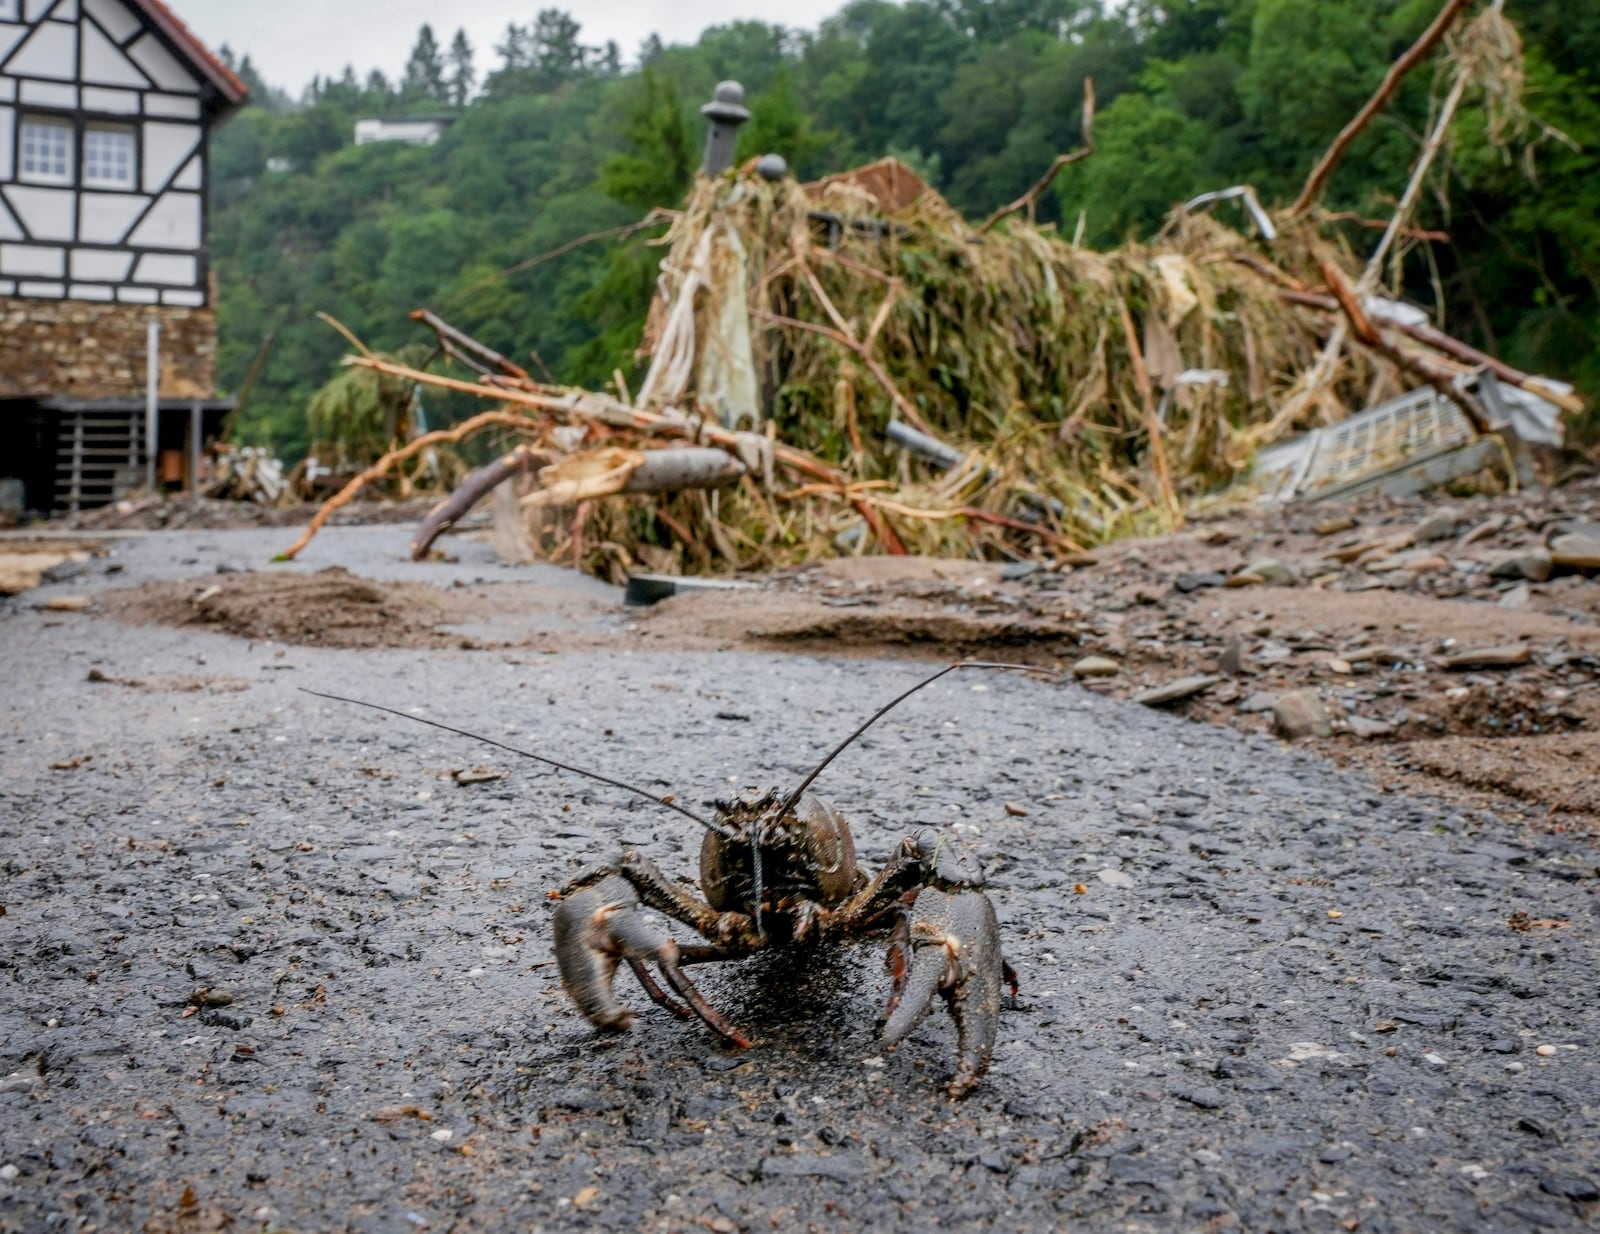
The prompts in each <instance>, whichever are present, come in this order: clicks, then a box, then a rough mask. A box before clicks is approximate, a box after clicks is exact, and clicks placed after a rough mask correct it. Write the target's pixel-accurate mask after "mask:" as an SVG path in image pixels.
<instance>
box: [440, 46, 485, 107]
mask: <svg viewBox="0 0 1600 1234" xmlns="http://www.w3.org/2000/svg"><path fill="white" fill-rule="evenodd" d="M477 84H478V70H477V68H476V67H475V66H474V65H473V62H472V44H471V43H469V42H468V41H467V32H466V31H465V30H463V29H457V30H456V37H455V38H454V39H453V40H452V41H451V43H450V76H449V77H448V79H447V80H446V81H445V95H446V98H447V99H448V100H449V103H450V106H452V107H465V106H466V105H467V100H468V99H470V98H471V97H472V90H473V87H474V86H476V85H477Z"/></svg>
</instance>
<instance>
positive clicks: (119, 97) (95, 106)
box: [83, 86, 139, 116]
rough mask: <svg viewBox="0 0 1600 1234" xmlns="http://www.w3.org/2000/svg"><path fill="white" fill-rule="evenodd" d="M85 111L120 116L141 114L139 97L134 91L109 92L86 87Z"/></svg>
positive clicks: (94, 87)
mask: <svg viewBox="0 0 1600 1234" xmlns="http://www.w3.org/2000/svg"><path fill="white" fill-rule="evenodd" d="M83 109H84V110H85V111H107V112H112V113H114V114H116V115H119V116H136V115H138V114H139V95H138V92H137V91H134V90H107V89H105V88H103V87H97V86H85V87H84V88H83Z"/></svg>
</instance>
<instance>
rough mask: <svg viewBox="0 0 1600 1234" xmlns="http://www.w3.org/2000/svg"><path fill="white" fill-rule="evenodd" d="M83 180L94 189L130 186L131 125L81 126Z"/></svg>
mask: <svg viewBox="0 0 1600 1234" xmlns="http://www.w3.org/2000/svg"><path fill="white" fill-rule="evenodd" d="M83 182H84V184H85V185H86V186H88V187H89V188H96V189H131V188H133V187H134V183H133V130H132V129H124V128H112V127H109V126H106V127H102V126H101V125H97V124H91V125H90V126H89V127H88V128H86V129H84V131H83Z"/></svg>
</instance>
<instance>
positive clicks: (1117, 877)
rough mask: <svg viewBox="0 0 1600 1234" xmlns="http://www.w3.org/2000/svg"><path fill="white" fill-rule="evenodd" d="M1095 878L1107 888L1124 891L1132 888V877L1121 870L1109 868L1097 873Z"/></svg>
mask: <svg viewBox="0 0 1600 1234" xmlns="http://www.w3.org/2000/svg"><path fill="white" fill-rule="evenodd" d="M1095 877H1096V878H1098V879H1099V880H1100V881H1101V882H1102V883H1104V884H1105V885H1106V886H1107V887H1122V888H1124V889H1126V888H1129V887H1132V886H1133V875H1131V874H1127V873H1124V872H1123V871H1121V870H1113V869H1110V868H1109V867H1108V868H1107V869H1104V870H1100V871H1098V872H1097V873H1096V874H1095Z"/></svg>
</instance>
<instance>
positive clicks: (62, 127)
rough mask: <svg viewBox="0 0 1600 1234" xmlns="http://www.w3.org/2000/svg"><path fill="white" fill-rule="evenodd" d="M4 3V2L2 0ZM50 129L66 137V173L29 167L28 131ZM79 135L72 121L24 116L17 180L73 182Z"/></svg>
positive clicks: (20, 130) (19, 126)
mask: <svg viewBox="0 0 1600 1234" xmlns="http://www.w3.org/2000/svg"><path fill="white" fill-rule="evenodd" d="M0 2H3V0H0ZM29 129H50V130H53V131H55V132H57V133H61V134H63V135H64V137H65V144H66V153H65V157H64V159H63V163H62V165H63V167H64V168H65V170H64V171H61V172H54V171H38V170H30V169H29V168H28V166H27V160H28V157H29V154H28V136H29V134H28V130H29ZM77 145H78V142H77V135H76V133H75V132H74V130H73V127H72V121H70V120H62V119H60V118H59V117H56V116H36V115H24V116H23V117H22V123H21V124H20V125H18V129H17V179H18V180H21V181H23V182H25V183H27V184H67V185H70V184H71V183H72V182H73V174H72V173H73V171H74V168H75V164H76V160H77Z"/></svg>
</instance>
